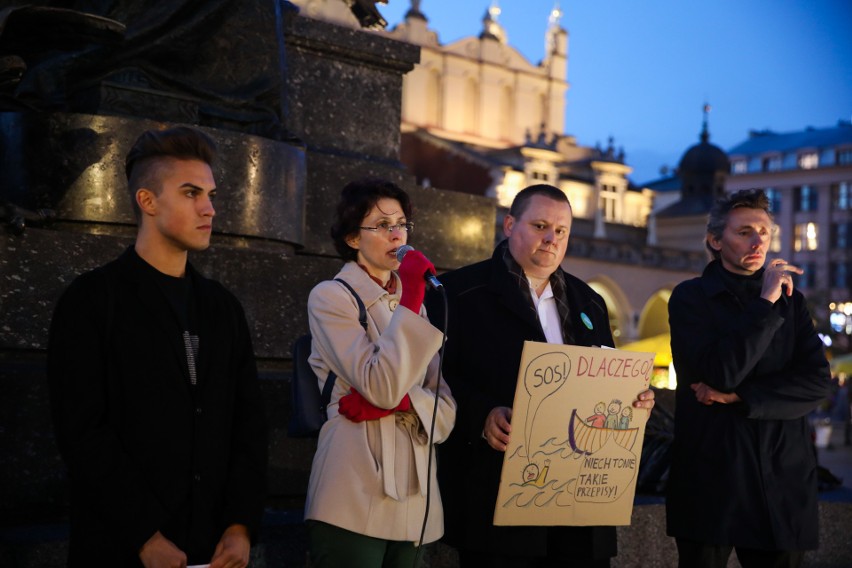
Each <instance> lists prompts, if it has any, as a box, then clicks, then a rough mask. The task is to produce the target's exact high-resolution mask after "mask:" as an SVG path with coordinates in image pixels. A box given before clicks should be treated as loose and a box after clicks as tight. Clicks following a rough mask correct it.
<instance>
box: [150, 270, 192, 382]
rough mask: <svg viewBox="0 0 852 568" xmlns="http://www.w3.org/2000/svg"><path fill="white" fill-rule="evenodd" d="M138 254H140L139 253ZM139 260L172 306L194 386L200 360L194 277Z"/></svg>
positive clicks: (190, 378) (190, 379)
mask: <svg viewBox="0 0 852 568" xmlns="http://www.w3.org/2000/svg"><path fill="white" fill-rule="evenodd" d="M137 256H138V255H137ZM139 260H140V261H141V262H142V263H143V264H144V265H145V266H146V270H147V271H148V272H149V274H150V276H151V278H152V279H153V280H154V281H155V282H156V283H157V287H158V288H159V289H160V291H162V293H163V295H164V296H165V298H166V301H167V302H168V303H169V306H170V307H171V308H172V313H173V314H174V316H175V318H176V319H177V321H178V324H179V327H180V329H181V339H182V341H183V345H184V349H185V350H186V365H187V370H188V371H189V382H190V383H191V384H192V385H193V386H194V385H196V384H197V382H198V378H197V374H196V368H195V362H196V361H197V360H198V346H199V341H200V340H199V337H198V318H197V307H196V303H195V295H194V294H193V293H192V277H191V276H190V274H189V273H188V272H187V273H186V276H184V277H183V278H176V277H174V276H169V275H168V274H163V273H162V272H160V271H159V270H157V269H156V268H154V267H153V266H151V265H150V264H148V263H147V262H145V261H144V260H143V259H142V258H141V257H139Z"/></svg>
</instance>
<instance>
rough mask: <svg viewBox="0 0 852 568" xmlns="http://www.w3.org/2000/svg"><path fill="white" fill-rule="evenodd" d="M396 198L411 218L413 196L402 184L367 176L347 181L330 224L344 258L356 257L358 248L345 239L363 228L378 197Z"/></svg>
mask: <svg viewBox="0 0 852 568" xmlns="http://www.w3.org/2000/svg"><path fill="white" fill-rule="evenodd" d="M383 197H387V198H389V199H396V200H397V201H399V204H400V206H402V212H403V213H405V217H406V219H408V220H409V221H411V220H412V219H411V216H412V215H411V213H412V211H411V199H410V198H409V197H408V194H407V193H406V192H405V190H403V189H402V188H401V187H399V186H398V185H396V184H395V183H393V182H391V181H388V180H386V179H381V178H375V177H367V178H363V179H360V180H356V181H352V182H350V183H348V184H346V187H344V188H343V191H341V192H340V201H339V202H338V204H337V211H336V213H335V215H334V223H332V225H331V239H332V241H334V248H335V249H336V250H337V252H338V254H340V256H341V257H342V258H343V259H344V260H355V259H357V258H358V251H357V250H355V249H354V248H352V247H350V246H349V245H348V244H347V243H346V239H348V238H349V237H351V236H352V235H354V234H356V233H358V231H360V228H359V227H360V226H361V223H362V221H363V220H364V217H366V216H367V214H368V213H369V212H370V210H371V209H372V208H373V207H375V205H376V203H378V201H379V199H382V198H383Z"/></svg>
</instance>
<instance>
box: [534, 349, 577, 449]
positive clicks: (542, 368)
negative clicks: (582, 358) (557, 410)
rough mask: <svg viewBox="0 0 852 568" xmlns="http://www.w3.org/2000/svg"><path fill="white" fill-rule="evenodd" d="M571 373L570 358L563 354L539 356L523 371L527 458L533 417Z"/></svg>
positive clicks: (555, 353)
mask: <svg viewBox="0 0 852 568" xmlns="http://www.w3.org/2000/svg"><path fill="white" fill-rule="evenodd" d="M570 373H571V358H570V357H568V355H566V354H565V353H561V352H554V353H545V354H544V355H539V356H538V357H536V358H535V359H533V360H532V361H530V363H529V365H527V368H526V370H525V371H524V388H526V389H527V394H529V395H530V398H529V403H528V405H527V417H526V421H525V423H524V442H525V446H526V452H527V458H529V457H531V454H532V453H531V450H530V448H531V446H530V440H531V439H532V429H533V426H534V425H535V415H536V414H537V413H538V409H539V407H540V406H541V403H542V402H544V399H546V398H547V397H549V396H551V395H553V393H555V392H556V391H558V390H559V389H560V388H562V386H563V385H564V384H565V383H566V382H567V381H568V376H569V375H570Z"/></svg>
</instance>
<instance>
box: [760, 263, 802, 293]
mask: <svg viewBox="0 0 852 568" xmlns="http://www.w3.org/2000/svg"><path fill="white" fill-rule="evenodd" d="M803 273H804V270H802V269H801V268H799V267H798V266H793V265H792V264H787V261H786V260H783V259H780V258H776V259H775V260H773V261H772V262H770V263H769V266H767V267H766V270H764V271H763V288H762V289H761V290H760V297H761V298H763V299H764V300H769V301H770V302H772V303H773V304H774V303H775V302H777V301H778V298H780V297H781V296H782V295H786V296H792V295H793V274H803Z"/></svg>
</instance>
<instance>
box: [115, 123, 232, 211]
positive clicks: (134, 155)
mask: <svg viewBox="0 0 852 568" xmlns="http://www.w3.org/2000/svg"><path fill="white" fill-rule="evenodd" d="M162 158H174V159H177V160H200V161H202V162H204V163H205V164H207V165H208V166H210V167H211V168H212V167H213V163H214V162H215V161H216V144H215V142H213V139H212V138H210V137H209V136H208V135H207V134H205V133H203V132H201V131H200V130H196V129H194V128H189V127H188V126H175V127H173V128H169V129H166V130H148V131H146V132H143V133H142V135H141V136H139V138H137V139H136V142H135V143H134V144H133V147H132V148H130V151H129V152H128V153H127V158H125V160H124V173H125V175H126V176H127V189H128V190H129V191H130V202H131V203H132V204H133V212H134V213H135V214H136V219H137V220H138V219H139V217H140V215H141V212H140V211H139V206H138V205H137V204H136V192H137V191H139V189H140V188H143V187H144V188H147V189H150V190H151V191H154V192H155V193H159V192H160V190H161V189H162V187H161V186H160V175H161V167H160V166H162Z"/></svg>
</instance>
